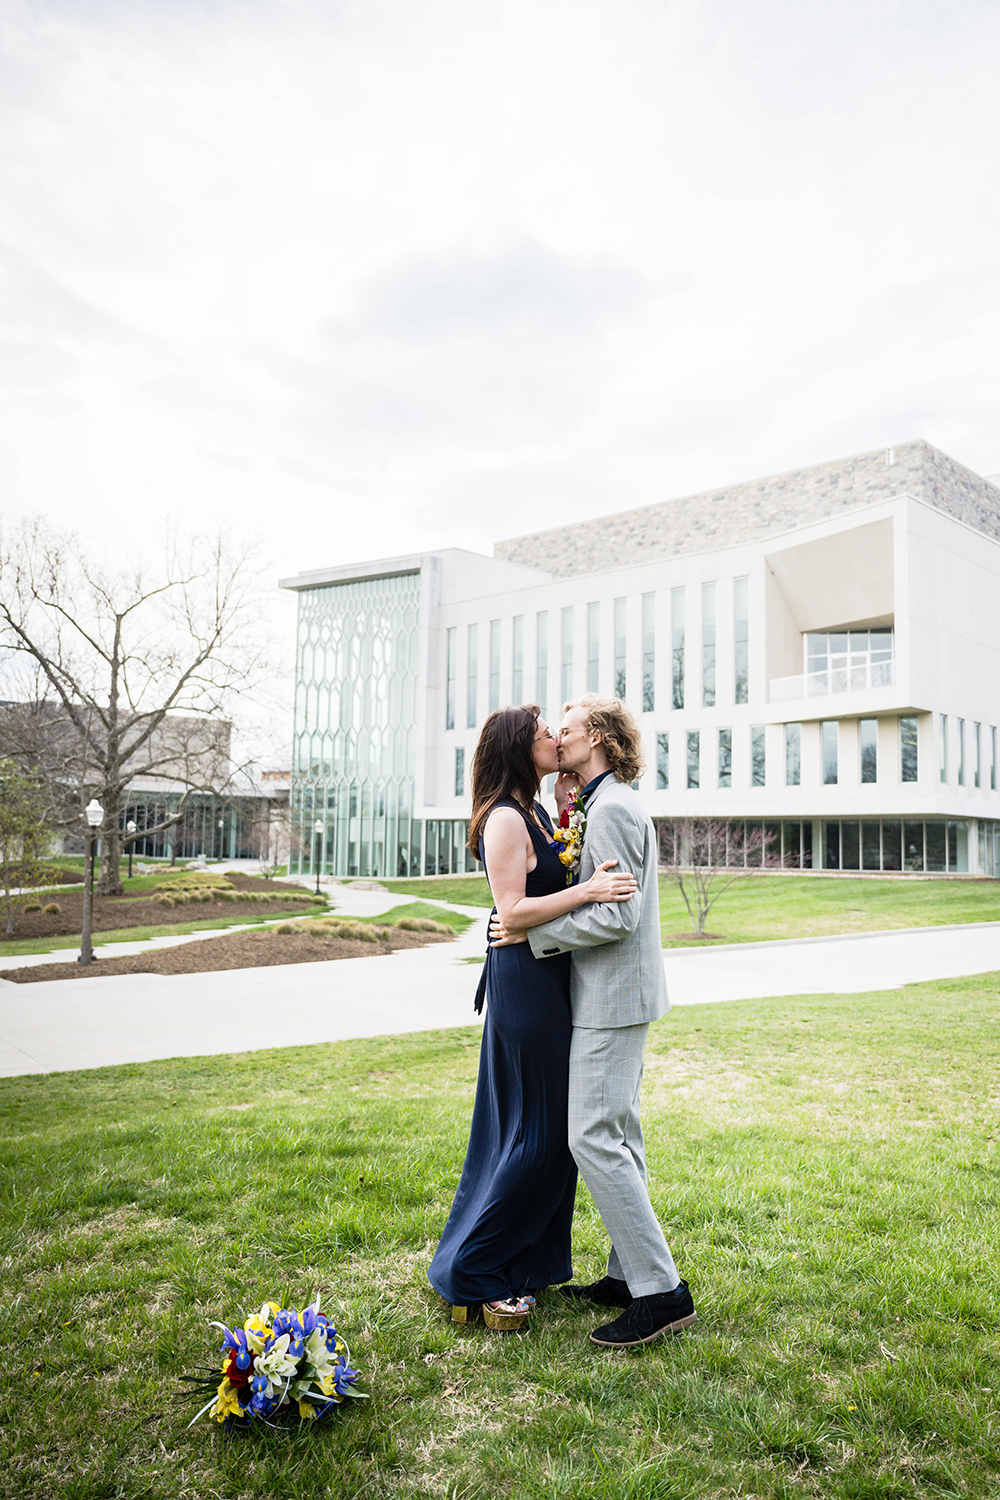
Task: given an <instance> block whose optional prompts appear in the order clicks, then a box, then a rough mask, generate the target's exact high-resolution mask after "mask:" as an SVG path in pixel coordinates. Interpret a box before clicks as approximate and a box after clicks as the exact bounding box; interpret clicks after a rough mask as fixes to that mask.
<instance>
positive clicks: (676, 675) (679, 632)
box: [670, 589, 684, 708]
mask: <svg viewBox="0 0 1000 1500" xmlns="http://www.w3.org/2000/svg"><path fill="white" fill-rule="evenodd" d="M670 661H671V678H672V681H673V705H674V708H683V707H684V590H683V589H671V591H670Z"/></svg>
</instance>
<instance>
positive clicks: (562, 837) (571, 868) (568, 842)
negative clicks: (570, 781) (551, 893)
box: [552, 786, 587, 885]
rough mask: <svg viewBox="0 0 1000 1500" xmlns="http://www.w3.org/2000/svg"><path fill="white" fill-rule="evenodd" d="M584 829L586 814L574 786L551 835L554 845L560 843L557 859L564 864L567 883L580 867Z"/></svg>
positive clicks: (581, 794)
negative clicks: (556, 826)
mask: <svg viewBox="0 0 1000 1500" xmlns="http://www.w3.org/2000/svg"><path fill="white" fill-rule="evenodd" d="M586 830H587V814H586V812H585V810H584V804H583V793H582V791H581V790H580V788H579V787H578V786H575V787H574V788H573V790H572V791H571V792H570V794H569V801H568V802H567V804H566V806H565V807H564V808H563V810H562V812H561V813H560V814H559V826H558V828H556V829H555V831H554V833H553V835H552V838H553V843H554V845H555V846H558V845H560V844H561V845H562V848H561V849H559V859H560V861H561V862H562V864H564V865H565V866H566V884H567V885H572V884H573V882H574V880H575V879H576V877H577V873H578V871H579V869H580V854H581V851H582V849H583V835H584V833H585V832H586Z"/></svg>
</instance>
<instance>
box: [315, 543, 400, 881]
mask: <svg viewBox="0 0 1000 1500" xmlns="http://www.w3.org/2000/svg"><path fill="white" fill-rule="evenodd" d="M419 602H420V575H419V573H416V572H414V573H404V574H400V575H399V576H397V577H395V578H366V579H361V580H358V581H356V582H353V583H344V584H331V585H329V586H326V587H322V588H315V589H304V590H303V591H302V592H301V593H300V594H299V622H298V641H297V651H296V685H295V727H294V743H293V769H292V850H291V865H290V868H291V869H292V870H293V871H295V872H296V873H300V874H301V873H310V874H311V873H313V871H314V869H315V864H314V861H315V859H316V858H317V852H316V846H317V839H316V837H315V835H314V833H313V826H314V823H315V822H316V821H317V820H320V821H321V822H322V823H323V825H324V833H323V835H322V838H321V839H320V840H319V841H318V843H319V854H318V857H319V859H320V861H321V864H322V868H323V870H324V871H325V872H326V873H328V874H335V875H370V876H377V875H416V874H419V873H420V870H421V864H422V839H421V833H422V830H421V829H420V827H419V826H414V820H413V778H414V771H415V764H416V690H417V617H418V610H419Z"/></svg>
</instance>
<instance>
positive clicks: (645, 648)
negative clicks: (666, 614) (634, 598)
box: [642, 594, 656, 714]
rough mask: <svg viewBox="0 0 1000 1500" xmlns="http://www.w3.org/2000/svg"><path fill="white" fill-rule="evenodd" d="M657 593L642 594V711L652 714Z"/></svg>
mask: <svg viewBox="0 0 1000 1500" xmlns="http://www.w3.org/2000/svg"><path fill="white" fill-rule="evenodd" d="M655 606H656V595H655V594H643V596H642V711H643V713H644V714H651V713H652V712H653V706H654V703H655V697H654V691H653V674H654V671H655V668H656V620H655V613H654V612H655Z"/></svg>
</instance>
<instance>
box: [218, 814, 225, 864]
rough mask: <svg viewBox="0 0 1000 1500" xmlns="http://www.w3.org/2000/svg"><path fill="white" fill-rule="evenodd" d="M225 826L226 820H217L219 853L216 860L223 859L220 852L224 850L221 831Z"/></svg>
mask: <svg viewBox="0 0 1000 1500" xmlns="http://www.w3.org/2000/svg"><path fill="white" fill-rule="evenodd" d="M225 826H226V820H225V818H220V819H219V843H218V850H219V852H218V854H217V855H216V859H223V858H224V855H223V852H222V851H223V849H224V848H225V844H224V842H223V837H222V830H223V829H224V828H225Z"/></svg>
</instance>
